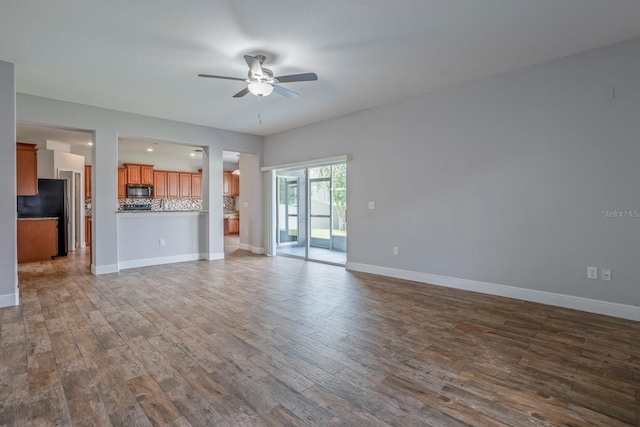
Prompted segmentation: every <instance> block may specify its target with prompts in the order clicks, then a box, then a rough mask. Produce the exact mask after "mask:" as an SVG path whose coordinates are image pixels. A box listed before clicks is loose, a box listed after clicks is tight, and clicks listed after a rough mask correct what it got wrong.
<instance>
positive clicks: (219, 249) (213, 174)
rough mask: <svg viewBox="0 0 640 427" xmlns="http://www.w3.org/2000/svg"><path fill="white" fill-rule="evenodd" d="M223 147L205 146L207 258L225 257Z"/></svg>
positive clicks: (203, 191)
mask: <svg viewBox="0 0 640 427" xmlns="http://www.w3.org/2000/svg"><path fill="white" fill-rule="evenodd" d="M222 171H223V165H222V148H220V147H211V146H209V147H205V149H204V153H203V158H202V181H203V183H202V194H203V198H204V200H203V206H202V207H203V209H204V210H208V211H209V212H208V214H207V216H206V218H207V219H206V221H205V223H206V226H205V230H204V232H205V233H206V236H207V237H206V248H207V254H208V256H207V259H209V260H214V259H224V222H223V221H224V219H223V216H222V211H223V208H222Z"/></svg>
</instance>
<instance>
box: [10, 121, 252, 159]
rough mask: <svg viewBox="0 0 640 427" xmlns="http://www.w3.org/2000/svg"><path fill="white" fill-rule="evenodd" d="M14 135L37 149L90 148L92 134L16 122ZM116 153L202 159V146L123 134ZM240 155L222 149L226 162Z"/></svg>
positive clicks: (119, 139)
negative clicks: (53, 145)
mask: <svg viewBox="0 0 640 427" xmlns="http://www.w3.org/2000/svg"><path fill="white" fill-rule="evenodd" d="M16 135H17V140H18V141H20V142H29V143H32V144H38V147H39V148H45V147H46V141H47V140H53V141H58V142H64V143H67V144H69V145H72V146H80V147H88V148H90V143H91V142H92V135H91V133H89V132H78V131H73V130H67V129H56V128H51V127H44V126H37V125H30V124H25V123H18V124H17V126H16ZM148 149H152V150H153V151H152V152H149V151H148ZM118 153H120V156H122V155H124V154H125V153H133V154H145V155H149V156H167V157H175V158H187V157H193V158H194V159H202V148H201V147H195V146H189V145H182V144H173V143H169V142H164V141H154V140H141V139H132V138H124V137H120V138H118ZM192 154H193V156H192ZM239 154H240V153H238V152H235V151H223V152H222V160H223V162H224V163H226V164H228V165H231V164H238V156H239ZM150 161H152V160H150Z"/></svg>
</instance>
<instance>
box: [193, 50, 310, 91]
mask: <svg viewBox="0 0 640 427" xmlns="http://www.w3.org/2000/svg"><path fill="white" fill-rule="evenodd" d="M266 59H267V58H266V57H265V56H264V55H256V56H250V55H245V56H244V60H245V61H247V65H248V66H249V77H248V78H246V79H242V78H239V77H225V76H214V75H211V74H198V76H199V77H209V78H212V79H225V80H238V81H241V82H245V83H247V87H246V88H244V89H242V90H241V91H240V92H238V93H236V94H235V95H233V97H234V98H241V97H243V96H245V95H246V94H247V93H249V92H251V93H252V94H253V95H255V96H268V95H270V94H271V92H275V93H277V94H280V95H282V96H284V97H287V98H291V99H293V98H297V97H298V96H299V94H297V93H296V92H294V91H292V90H289V89H286V88H284V87H282V86H279V85H278V84H279V83H291V82H308V81H314V80H318V76H317V75H316V73H303V74H291V75H288V76H279V77H273V72H272V71H271V70H269V69H268V68H264V67H263V66H262V64H264V61H265V60H266Z"/></svg>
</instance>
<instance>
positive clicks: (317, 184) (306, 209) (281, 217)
mask: <svg viewBox="0 0 640 427" xmlns="http://www.w3.org/2000/svg"><path fill="white" fill-rule="evenodd" d="M346 166H347V165H346V164H345V163H339V164H332V165H323V166H313V167H311V166H310V167H307V168H303V169H293V170H291V169H288V170H278V171H276V195H277V196H276V199H277V214H276V230H277V236H276V239H277V243H276V244H277V246H276V253H277V254H278V255H285V256H296V257H300V258H305V259H309V260H314V261H322V262H328V263H332V264H341V265H344V264H345V263H346V250H347V245H346V241H347V205H346V197H347V194H346V192H347V189H346ZM307 236H308V238H307Z"/></svg>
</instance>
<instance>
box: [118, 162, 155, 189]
mask: <svg viewBox="0 0 640 427" xmlns="http://www.w3.org/2000/svg"><path fill="white" fill-rule="evenodd" d="M124 167H125V168H126V169H127V184H146V185H153V165H140V164H136V163H125V164H124Z"/></svg>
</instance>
